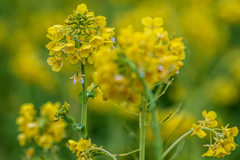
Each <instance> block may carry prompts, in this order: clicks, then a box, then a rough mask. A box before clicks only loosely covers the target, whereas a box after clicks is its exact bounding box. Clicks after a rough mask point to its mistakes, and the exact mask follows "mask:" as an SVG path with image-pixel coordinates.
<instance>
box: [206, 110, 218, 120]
mask: <svg viewBox="0 0 240 160" xmlns="http://www.w3.org/2000/svg"><path fill="white" fill-rule="evenodd" d="M207 117H208V119H209V120H214V119H216V118H217V114H216V112H214V111H209V112H208V114H207ZM204 118H205V117H204Z"/></svg>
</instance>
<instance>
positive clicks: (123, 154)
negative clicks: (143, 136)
mask: <svg viewBox="0 0 240 160" xmlns="http://www.w3.org/2000/svg"><path fill="white" fill-rule="evenodd" d="M140 150H141V149H136V150H134V151H131V152H128V153H122V154H117V155H118V156H127V155H129V154H132V153H135V152H138V151H140Z"/></svg>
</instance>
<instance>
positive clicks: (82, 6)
mask: <svg viewBox="0 0 240 160" xmlns="http://www.w3.org/2000/svg"><path fill="white" fill-rule="evenodd" d="M77 11H79V12H81V13H84V12H88V9H87V6H86V4H80V5H78V6H77Z"/></svg>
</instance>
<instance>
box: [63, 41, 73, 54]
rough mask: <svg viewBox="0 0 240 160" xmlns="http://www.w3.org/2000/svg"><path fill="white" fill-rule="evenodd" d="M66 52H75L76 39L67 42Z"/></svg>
mask: <svg viewBox="0 0 240 160" xmlns="http://www.w3.org/2000/svg"><path fill="white" fill-rule="evenodd" d="M64 47H65V48H64V52H65V53H67V54H70V53H73V52H74V50H75V41H72V40H71V41H69V42H68V43H66V44H65V46H64Z"/></svg>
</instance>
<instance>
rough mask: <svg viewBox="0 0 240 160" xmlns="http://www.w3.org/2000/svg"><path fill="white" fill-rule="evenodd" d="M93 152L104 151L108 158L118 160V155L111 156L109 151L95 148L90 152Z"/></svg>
mask: <svg viewBox="0 0 240 160" xmlns="http://www.w3.org/2000/svg"><path fill="white" fill-rule="evenodd" d="M91 150H99V151H102V152H104V153H105V154H106V155H107V156H109V157H111V158H112V159H113V160H117V158H116V157H115V156H116V155H113V154H111V153H110V152H108V151H107V150H105V149H102V148H94V149H90V150H89V151H91ZM89 151H88V152H89Z"/></svg>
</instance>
